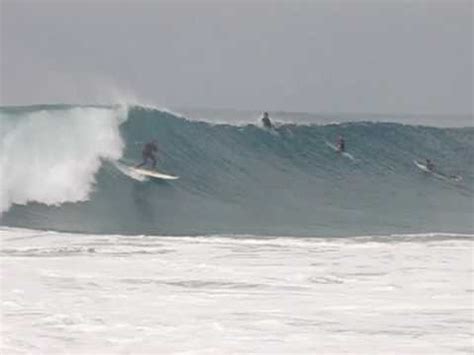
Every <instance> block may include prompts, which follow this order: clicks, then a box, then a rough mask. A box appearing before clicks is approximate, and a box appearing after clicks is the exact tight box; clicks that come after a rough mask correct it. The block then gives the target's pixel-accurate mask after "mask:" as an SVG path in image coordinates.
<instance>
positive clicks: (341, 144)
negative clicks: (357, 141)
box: [336, 135, 346, 153]
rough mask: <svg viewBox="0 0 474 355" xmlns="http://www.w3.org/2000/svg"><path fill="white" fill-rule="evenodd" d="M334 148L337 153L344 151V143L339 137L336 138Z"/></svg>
mask: <svg viewBox="0 0 474 355" xmlns="http://www.w3.org/2000/svg"><path fill="white" fill-rule="evenodd" d="M336 147H337V151H338V152H339V153H344V152H345V151H346V142H345V140H344V138H343V137H342V136H341V135H339V136H338V137H337V142H336Z"/></svg>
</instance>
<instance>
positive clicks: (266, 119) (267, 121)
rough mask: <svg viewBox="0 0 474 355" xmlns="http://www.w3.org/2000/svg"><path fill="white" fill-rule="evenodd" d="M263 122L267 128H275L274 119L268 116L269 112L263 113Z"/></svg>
mask: <svg viewBox="0 0 474 355" xmlns="http://www.w3.org/2000/svg"><path fill="white" fill-rule="evenodd" d="M262 124H263V127H265V128H267V129H271V128H273V126H272V121H270V117H268V112H264V113H263V117H262Z"/></svg>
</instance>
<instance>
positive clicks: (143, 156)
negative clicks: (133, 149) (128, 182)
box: [136, 153, 148, 168]
mask: <svg viewBox="0 0 474 355" xmlns="http://www.w3.org/2000/svg"><path fill="white" fill-rule="evenodd" d="M147 161H148V155H147V154H145V153H143V154H142V162H141V163H140V164H138V165H137V166H136V168H141V167H142V166H144V165H146V163H147Z"/></svg>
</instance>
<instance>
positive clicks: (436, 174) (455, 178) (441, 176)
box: [413, 160, 462, 181]
mask: <svg viewBox="0 0 474 355" xmlns="http://www.w3.org/2000/svg"><path fill="white" fill-rule="evenodd" d="M413 163H414V164H415V165H416V166H417V168H418V169H420V170H422V171H424V172H425V173H428V174H431V175H433V176H434V177H437V178H438V179H441V180H446V181H462V177H461V176H457V175H452V176H447V175H444V174H441V173H439V172H436V171H433V170H430V169H428V167H427V166H426V164H423V163H420V162H419V161H418V160H413Z"/></svg>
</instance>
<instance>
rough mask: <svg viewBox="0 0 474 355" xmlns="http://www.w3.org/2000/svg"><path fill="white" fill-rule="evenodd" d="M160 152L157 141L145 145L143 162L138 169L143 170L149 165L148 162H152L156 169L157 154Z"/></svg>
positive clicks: (153, 167)
mask: <svg viewBox="0 0 474 355" xmlns="http://www.w3.org/2000/svg"><path fill="white" fill-rule="evenodd" d="M157 151H158V147H157V142H156V139H153V140H152V141H151V142H148V143H147V144H145V146H144V147H143V150H142V158H143V161H142V162H141V163H140V164H138V165H137V166H136V168H141V167H142V166H145V165H147V164H148V161H149V160H151V166H152V169H156V156H155V153H156V152H157Z"/></svg>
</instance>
